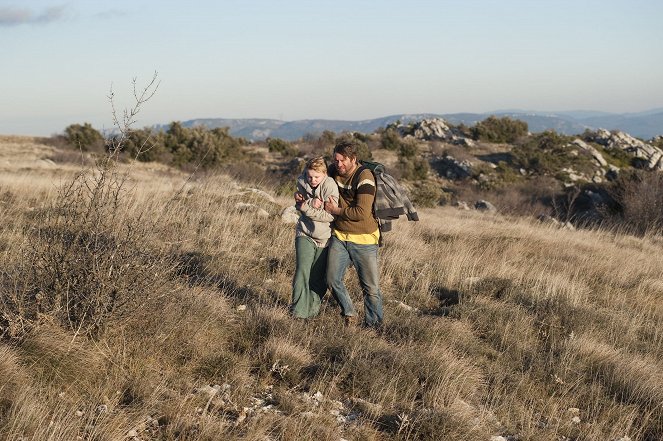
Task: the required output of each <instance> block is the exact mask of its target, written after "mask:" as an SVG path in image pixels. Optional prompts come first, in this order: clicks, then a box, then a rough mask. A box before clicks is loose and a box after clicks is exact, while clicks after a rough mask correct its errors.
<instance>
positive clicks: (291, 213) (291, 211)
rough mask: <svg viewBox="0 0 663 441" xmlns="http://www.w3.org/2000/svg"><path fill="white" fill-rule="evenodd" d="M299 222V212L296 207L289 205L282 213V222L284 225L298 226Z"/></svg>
mask: <svg viewBox="0 0 663 441" xmlns="http://www.w3.org/2000/svg"><path fill="white" fill-rule="evenodd" d="M298 220H299V211H298V210H297V208H295V206H294V205H289V206H287V207H285V208H284V209H283V210H282V211H281V222H283V223H284V224H296V223H297V221H298Z"/></svg>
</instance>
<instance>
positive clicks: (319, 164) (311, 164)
mask: <svg viewBox="0 0 663 441" xmlns="http://www.w3.org/2000/svg"><path fill="white" fill-rule="evenodd" d="M306 169H307V170H315V171H317V172H319V173H324V174H327V162H325V158H324V157H323V156H318V157H315V158H312V159H309V160H308V161H307V162H306Z"/></svg>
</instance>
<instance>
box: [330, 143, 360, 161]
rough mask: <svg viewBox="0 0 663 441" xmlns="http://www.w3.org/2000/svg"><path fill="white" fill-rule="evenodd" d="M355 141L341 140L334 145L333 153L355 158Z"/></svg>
mask: <svg viewBox="0 0 663 441" xmlns="http://www.w3.org/2000/svg"><path fill="white" fill-rule="evenodd" d="M357 150H358V148H357V143H355V142H354V141H352V140H347V139H344V140H341V141H338V142H337V143H336V146H334V154H336V153H339V154H341V155H343V156H345V157H346V158H350V159H357Z"/></svg>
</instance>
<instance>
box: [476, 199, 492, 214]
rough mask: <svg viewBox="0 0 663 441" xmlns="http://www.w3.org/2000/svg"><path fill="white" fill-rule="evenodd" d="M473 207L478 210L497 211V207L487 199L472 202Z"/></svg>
mask: <svg viewBox="0 0 663 441" xmlns="http://www.w3.org/2000/svg"><path fill="white" fill-rule="evenodd" d="M474 208H475V209H476V210H479V211H491V212H494V211H497V208H495V206H494V205H493V204H491V203H490V202H488V201H484V200H480V201H476V202H475V203H474Z"/></svg>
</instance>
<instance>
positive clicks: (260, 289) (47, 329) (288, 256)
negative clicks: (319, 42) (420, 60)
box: [0, 137, 663, 441]
mask: <svg viewBox="0 0 663 441" xmlns="http://www.w3.org/2000/svg"><path fill="white" fill-rule="evenodd" d="M28 147H29V148H28ZM245 148H246V149H255V146H245ZM431 148H432V149H433V150H434V149H435V147H434V146H431ZM476 148H477V149H489V148H490V149H498V148H499V146H498V145H497V144H495V145H493V144H490V145H479V146H478V147H476ZM502 148H504V147H503V146H502ZM479 151H480V150H475V152H477V153H478V152H479ZM71 153H72V152H71V151H66V150H60V149H58V148H56V147H53V146H49V145H45V144H43V140H40V139H33V138H20V137H0V158H1V159H2V162H1V164H2V167H3V173H2V175H1V177H0V187H1V188H0V197H1V200H0V202H1V204H2V207H3V210H2V211H0V216H1V220H2V222H1V223H0V225H1V227H0V249H1V250H2V253H1V254H0V259H1V266H0V268H2V271H1V272H0V277H1V279H0V281H1V283H0V287H1V289H2V292H1V295H2V304H0V335H1V336H2V341H1V343H0V355H1V356H0V438H2V439H13V440H17V439H32V440H46V439H48V440H67V441H69V440H73V439H94V440H120V439H130V440H133V441H136V440H155V441H156V440H219V439H224V440H268V439H269V440H300V439H320V440H335V441H337V440H341V439H346V440H386V439H399V440H417V439H419V440H438V439H448V440H485V441H503V440H511V441H514V440H542V439H546V440H548V439H550V440H614V441H617V440H620V441H627V440H631V441H654V440H659V439H661V438H663V409H662V408H661V403H663V376H662V372H663V334H662V333H661V331H660V330H661V329H663V307H662V305H663V302H662V300H663V284H662V283H661V280H660V275H661V273H663V257H662V256H663V240H662V239H661V236H660V235H655V234H648V235H644V236H641V237H635V236H630V235H625V234H621V233H617V232H615V231H605V230H599V229H591V230H576V231H571V230H567V229H560V228H558V227H556V226H553V225H547V224H542V223H540V222H537V221H536V220H534V219H533V218H522V217H512V216H507V215H504V214H499V213H494V212H493V213H486V212H480V211H477V210H470V211H466V210H459V209H458V208H454V207H450V206H446V207H439V206H438V207H436V208H430V209H428V208H422V209H420V210H419V215H420V218H421V220H420V222H418V223H407V222H405V221H399V222H398V223H397V224H396V226H395V231H394V232H392V233H389V234H388V236H386V246H385V247H384V248H383V249H382V250H381V251H380V260H381V268H380V280H381V284H382V290H383V292H384V296H385V325H384V329H382V330H380V331H379V332H375V331H368V330H364V329H360V328H357V329H355V328H344V327H342V326H341V320H340V317H339V315H338V309H337V307H336V305H335V303H334V301H333V300H332V299H330V298H329V294H328V296H327V298H326V301H325V303H324V307H323V312H322V314H321V315H320V316H319V317H318V318H316V319H314V320H310V321H301V320H294V319H292V318H290V317H289V316H288V314H287V305H288V302H289V297H290V288H291V279H292V275H293V271H294V247H293V227H292V224H290V223H287V222H284V221H283V220H282V217H281V212H282V210H283V209H284V208H285V207H287V206H289V205H291V203H292V201H291V200H290V197H286V196H279V195H278V191H277V189H276V188H274V187H270V186H269V185H264V184H262V185H261V184H260V183H259V182H255V181H254V183H253V184H252V185H248V184H247V183H240V182H237V181H235V180H233V179H232V178H230V177H229V176H228V175H225V174H218V173H213V172H211V171H207V172H205V173H201V172H197V173H194V174H193V175H191V174H187V173H184V172H182V171H180V170H176V169H173V168H170V167H167V166H165V165H163V164H158V163H139V162H135V161H131V160H127V161H125V162H122V163H118V164H111V165H112V167H110V168H104V167H103V161H99V160H97V164H101V165H102V166H101V168H99V167H97V168H94V167H91V166H90V164H92V163H91V162H90V159H89V156H88V155H87V154H85V155H81V154H80V153H76V154H73V155H72V154H71ZM254 153H255V152H254ZM386 153H388V152H385V154H386ZM433 153H434V152H433ZM496 153H498V152H495V151H492V153H487V152H486V154H496ZM81 163H83V164H87V165H85V168H84V170H87V172H86V173H84V174H82V175H81V174H78V172H79V171H81V165H80V164H81ZM90 167H91V168H90ZM350 274H354V273H352V272H351V273H350ZM349 285H350V286H351V287H352V288H353V289H352V292H353V298H354V299H355V301H357V302H358V301H360V299H359V298H358V284H357V280H356V278H355V277H354V276H352V275H351V276H350V279H349Z"/></svg>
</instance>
